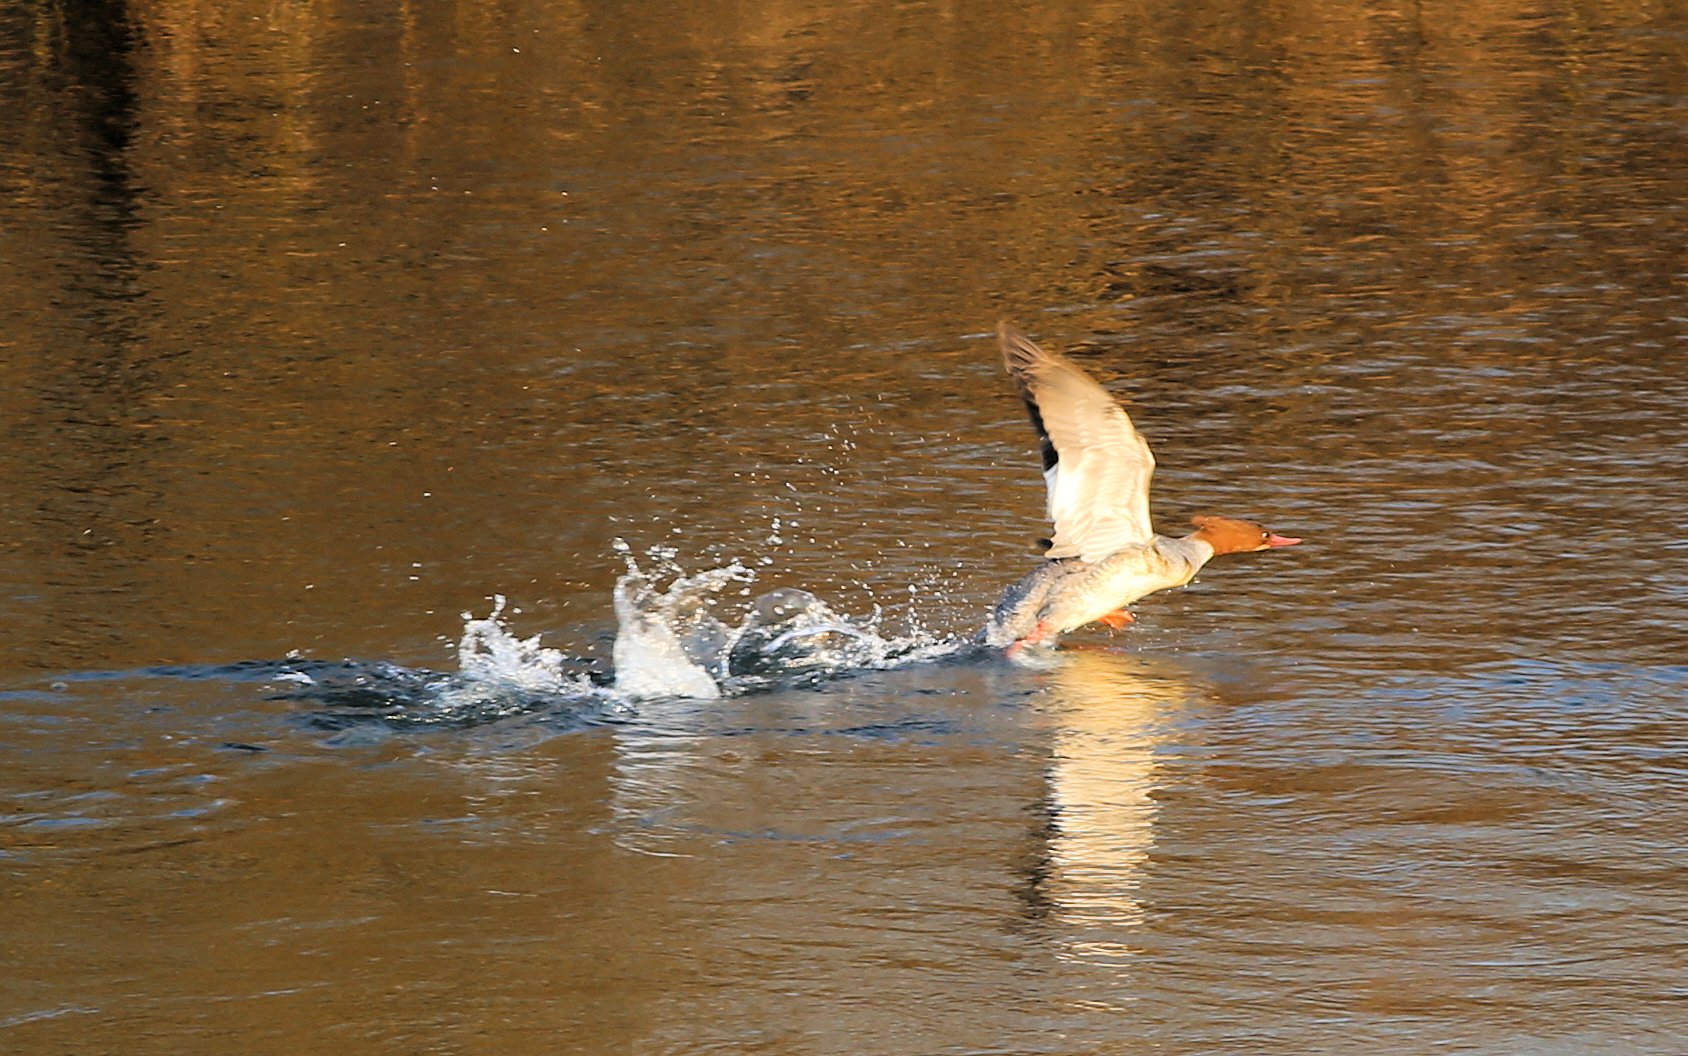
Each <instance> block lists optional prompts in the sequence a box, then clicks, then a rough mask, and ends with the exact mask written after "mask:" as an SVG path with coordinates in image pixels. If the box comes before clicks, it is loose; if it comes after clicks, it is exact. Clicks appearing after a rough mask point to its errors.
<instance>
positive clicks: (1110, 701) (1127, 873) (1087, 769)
mask: <svg viewBox="0 0 1688 1056" xmlns="http://www.w3.org/2000/svg"><path fill="white" fill-rule="evenodd" d="M1191 692H1192V690H1191V687H1190V684H1189V683H1188V682H1187V681H1185V680H1184V679H1183V678H1182V677H1180V674H1179V672H1178V671H1177V670H1176V668H1174V667H1173V666H1172V665H1156V664H1150V663H1146V662H1144V661H1143V660H1141V659H1139V658H1136V657H1133V656H1130V655H1127V654H1121V653H1118V652H1113V651H1109V650H1104V649H1084V648H1074V649H1067V650H1064V651H1063V652H1062V654H1061V655H1060V656H1059V657H1058V658H1056V659H1055V660H1054V661H1053V666H1052V669H1051V671H1050V675H1049V685H1048V688H1047V689H1046V690H1045V692H1044V695H1043V697H1042V699H1041V701H1040V703H1041V706H1042V707H1044V708H1046V709H1048V710H1049V711H1050V712H1051V714H1052V715H1053V716H1054V718H1055V721H1056V722H1057V724H1058V725H1057V726H1056V729H1055V734H1054V743H1053V747H1052V760H1051V765H1050V771H1049V783H1050V792H1049V797H1050V802H1051V805H1052V808H1053V818H1052V821H1051V824H1050V841H1049V844H1050V846H1049V861H1050V869H1049V876H1048V880H1047V884H1046V888H1045V894H1046V896H1047V897H1048V898H1049V900H1050V902H1051V904H1052V906H1053V907H1054V909H1055V911H1056V913H1057V914H1058V915H1059V916H1060V917H1062V918H1063V919H1064V920H1065V921H1066V922H1067V923H1068V924H1070V925H1072V926H1074V927H1076V928H1078V929H1080V930H1079V931H1077V932H1076V934H1077V935H1079V936H1089V937H1088V938H1076V939H1075V940H1074V949H1075V952H1078V953H1080V954H1081V955H1085V956H1096V957H1103V958H1109V959H1115V960H1118V959H1122V958H1126V957H1129V955H1130V954H1131V953H1132V951H1133V949H1134V947H1133V946H1132V944H1131V941H1130V938H1129V932H1130V930H1131V929H1132V928H1134V927H1137V926H1139V925H1141V924H1142V923H1143V903H1142V898H1143V886H1144V883H1145V881H1146V878H1147V873H1148V868H1149V862H1150V856H1151V853H1152V851H1153V849H1154V842H1155V815H1156V811H1157V805H1156V801H1155V791H1156V788H1157V785H1158V782H1159V780H1160V775H1159V764H1158V762H1157V758H1156V751H1157V748H1158V747H1159V746H1160V745H1161V743H1162V741H1163V739H1164V738H1165V735H1166V730H1167V726H1168V724H1169V723H1171V722H1174V721H1176V718H1177V712H1178V710H1179V709H1180V708H1182V707H1184V706H1185V705H1186V704H1187V702H1188V699H1189V696H1190V693H1191Z"/></svg>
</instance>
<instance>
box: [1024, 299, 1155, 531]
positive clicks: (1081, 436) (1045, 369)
mask: <svg viewBox="0 0 1688 1056" xmlns="http://www.w3.org/2000/svg"><path fill="white" fill-rule="evenodd" d="M997 336H998V338H999V340H1000V342H1001V345H1002V359H1003V362H1004V363H1005V364H1006V365H1007V367H1008V373H1009V375H1010V376H1011V377H1012V378H1013V379H1014V384H1015V385H1016V386H1017V387H1018V388H1019V390H1020V398H1021V399H1022V400H1024V401H1025V404H1026V411H1027V414H1028V415H1029V416H1030V417H1031V420H1032V426H1033V428H1035V429H1036V430H1037V433H1038V438H1039V440H1041V441H1042V448H1043V477H1044V481H1045V482H1046V483H1047V485H1048V489H1049V519H1050V520H1051V521H1053V522H1054V524H1055V532H1054V534H1053V535H1052V536H1051V537H1050V547H1049V552H1048V555H1047V556H1049V557H1052V558H1056V557H1079V558H1082V559H1084V560H1086V561H1099V560H1101V559H1102V558H1104V557H1107V556H1108V555H1109V554H1112V553H1115V552H1117V551H1119V550H1122V549H1124V548H1125V547H1127V546H1133V545H1138V544H1142V543H1146V542H1148V541H1149V540H1150V539H1151V538H1153V536H1154V528H1153V527H1152V526H1151V525H1150V523H1149V481H1150V478H1151V477H1153V475H1154V472H1155V456H1154V455H1153V454H1152V453H1151V452H1150V451H1149V445H1148V442H1147V441H1145V440H1144V439H1143V436H1142V434H1141V433H1139V432H1138V431H1137V429H1136V427H1135V426H1133V425H1132V424H1131V418H1130V417H1129V416H1128V415H1127V414H1126V413H1125V410H1124V409H1123V408H1122V407H1120V405H1119V403H1118V401H1116V400H1115V399H1114V398H1113V396H1112V395H1111V394H1109V392H1108V390H1107V389H1104V388H1103V387H1102V386H1101V385H1099V384H1098V383H1097V382H1096V380H1095V379H1094V378H1092V377H1091V376H1090V375H1088V374H1086V373H1085V372H1084V371H1083V370H1082V369H1080V368H1079V366H1078V364H1076V363H1074V362H1073V361H1072V360H1070V359H1067V358H1066V357H1065V356H1060V355H1056V354H1054V353H1051V352H1045V351H1044V350H1043V349H1041V348H1039V347H1038V346H1037V345H1035V344H1033V343H1032V342H1031V341H1030V340H1029V339H1027V337H1026V336H1025V335H1024V334H1022V333H1020V332H1019V331H1017V330H1015V329H1014V328H1013V327H1011V326H1009V325H1008V324H1007V323H1006V322H1004V323H1003V324H1001V326H1000V327H999V328H998V330H997Z"/></svg>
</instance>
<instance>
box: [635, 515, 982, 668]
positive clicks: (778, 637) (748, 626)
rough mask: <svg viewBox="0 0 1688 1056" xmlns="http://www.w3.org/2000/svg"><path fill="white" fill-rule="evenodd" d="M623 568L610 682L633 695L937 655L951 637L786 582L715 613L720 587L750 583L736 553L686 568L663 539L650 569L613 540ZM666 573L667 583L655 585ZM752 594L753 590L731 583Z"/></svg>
mask: <svg viewBox="0 0 1688 1056" xmlns="http://www.w3.org/2000/svg"><path fill="white" fill-rule="evenodd" d="M616 549H617V550H619V551H621V553H622V555H623V559H624V560H625V561H626V563H627V573H626V574H625V575H623V576H622V577H621V578H620V579H619V580H617V582H616V585H615V614H616V620H617V622H618V627H617V629H616V639H615V688H616V691H617V692H618V693H620V694H622V695H623V696H625V697H627V698H629V699H634V700H638V699H649V698H653V697H699V698H711V697H719V696H723V695H730V694H733V693H738V692H744V691H746V690H751V689H755V688H759V687H764V686H768V685H772V684H778V683H781V682H790V681H806V680H812V679H814V678H824V677H828V676H831V675H838V674H843V673H845V672H848V671H853V670H860V669H863V668H873V667H887V666H892V665H894V664H899V663H904V662H908V661H911V660H917V659H925V658H929V657H933V656H939V655H942V654H944V653H946V652H949V651H951V650H953V649H954V648H955V647H956V645H955V643H953V642H950V641H944V640H938V639H935V638H932V637H930V636H928V635H926V634H924V633H918V632H917V633H916V635H915V636H914V637H911V638H891V637H886V636H884V635H883V634H882V633H881V632H880V628H879V619H880V612H879V609H878V608H877V607H875V609H874V613H873V615H872V616H869V617H866V618H859V619H858V618H852V617H848V616H842V615H840V614H838V613H837V612H834V611H833V610H832V609H831V608H830V607H829V606H828V605H827V604H826V603H825V602H823V601H821V600H820V599H819V598H817V597H815V596H814V595H813V594H811V593H809V592H808V591H806V590H796V589H793V588H783V589H779V590H773V591H769V592H768V593H765V594H762V595H760V596H758V597H757V598H755V599H754V600H753V601H752V602H751V603H750V605H749V608H748V609H747V610H746V611H745V612H743V613H742V614H741V615H740V616H739V617H738V618H737V619H736V620H735V621H733V622H731V623H729V622H727V621H724V620H722V619H720V618H718V617H717V616H716V615H714V612H713V610H714V609H715V608H716V607H717V605H718V604H719V603H720V602H721V601H722V600H724V599H723V598H722V597H721V594H722V590H723V588H725V587H727V586H728V585H730V584H742V583H750V582H753V581H754V580H755V578H756V572H755V571H754V570H753V569H750V568H748V567H746V566H745V565H743V564H742V563H740V562H738V561H733V562H731V563H730V564H727V565H725V566H723V567H720V568H713V569H709V570H708V571H704V572H698V573H695V574H690V575H688V574H686V572H685V571H684V570H683V569H681V568H680V567H679V566H678V565H677V564H675V563H674V556H675V552H674V551H673V550H672V549H669V548H660V547H659V548H654V549H652V550H651V551H649V556H650V558H651V559H652V562H653V568H654V569H656V571H655V572H652V573H647V572H646V571H645V570H644V569H643V568H641V567H640V565H639V563H638V561H636V560H635V559H634V558H633V556H632V554H631V553H629V551H628V548H627V546H626V544H624V543H623V544H619V545H618V546H617V547H616ZM661 580H667V586H666V587H659V586H658V583H659V581H661ZM735 593H736V594H738V595H748V594H749V589H748V588H745V589H743V590H740V591H737V592H735Z"/></svg>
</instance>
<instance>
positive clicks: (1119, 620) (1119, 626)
mask: <svg viewBox="0 0 1688 1056" xmlns="http://www.w3.org/2000/svg"><path fill="white" fill-rule="evenodd" d="M1096 622H1097V623H1103V624H1107V626H1108V627H1109V628H1110V629H1112V630H1115V631H1118V630H1123V629H1124V628H1125V625H1126V624H1128V623H1136V622H1137V617H1135V616H1133V615H1131V613H1129V612H1126V611H1125V610H1124V609H1115V610H1114V611H1113V612H1110V613H1108V614H1107V615H1106V616H1099V617H1097V619H1096Z"/></svg>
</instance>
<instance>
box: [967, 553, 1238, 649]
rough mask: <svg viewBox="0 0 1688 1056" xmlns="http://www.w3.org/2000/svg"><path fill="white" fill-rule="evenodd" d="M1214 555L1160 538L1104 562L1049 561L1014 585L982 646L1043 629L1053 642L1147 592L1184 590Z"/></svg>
mask: <svg viewBox="0 0 1688 1056" xmlns="http://www.w3.org/2000/svg"><path fill="white" fill-rule="evenodd" d="M1212 556H1213V547H1211V546H1209V545H1208V544H1207V543H1205V542H1202V541H1201V540H1200V539H1196V538H1194V537H1191V536H1186V537H1185V538H1182V539H1170V538H1168V537H1166V536H1164V535H1156V536H1153V537H1151V538H1150V540H1149V542H1147V543H1145V544H1142V545H1139V546H1129V547H1126V548H1125V549H1123V550H1120V551H1119V552H1117V553H1114V554H1110V555H1109V556H1107V557H1105V558H1103V559H1102V560H1100V561H1085V560H1082V559H1080V558H1076V557H1072V558H1064V559H1060V560H1054V561H1043V562H1040V563H1039V564H1038V566H1037V567H1036V568H1034V569H1032V570H1031V571H1030V572H1028V573H1027V574H1026V575H1025V576H1024V577H1022V578H1021V579H1020V581H1019V582H1018V583H1016V584H1014V585H1013V586H1011V587H1009V588H1008V589H1007V590H1006V591H1005V592H1004V593H1003V595H1002V600H1001V601H998V602H997V603H996V608H995V609H994V610H992V612H991V615H990V620H989V621H988V622H986V624H985V626H984V629H983V630H981V631H980V632H979V635H978V641H979V643H980V644H982V645H989V646H995V647H1002V646H1007V645H1012V644H1013V643H1015V642H1017V641H1020V640H1021V639H1023V638H1026V637H1027V636H1029V635H1031V634H1033V632H1035V631H1037V630H1038V628H1039V626H1042V627H1043V634H1044V635H1045V636H1047V638H1048V639H1053V638H1054V637H1055V636H1056V635H1058V634H1063V633H1065V632H1067V631H1070V630H1072V629H1073V628H1075V627H1082V626H1084V625H1085V624H1087V623H1090V622H1092V621H1094V620H1097V619H1099V618H1100V617H1102V616H1104V615H1106V614H1108V613H1110V612H1113V611H1115V610H1116V609H1120V608H1123V607H1124V606H1126V605H1129V604H1131V603H1132V602H1134V601H1136V600H1137V599H1138V598H1141V597H1143V596H1144V595H1146V594H1153V593H1154V592H1155V591H1157V590H1166V589H1167V588H1168V587H1181V586H1183V585H1184V584H1186V583H1188V582H1190V580H1191V579H1193V578H1195V575H1196V573H1197V572H1199V571H1201V567H1202V566H1203V565H1205V564H1207V562H1208V559H1209V558H1211V557H1212Z"/></svg>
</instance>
